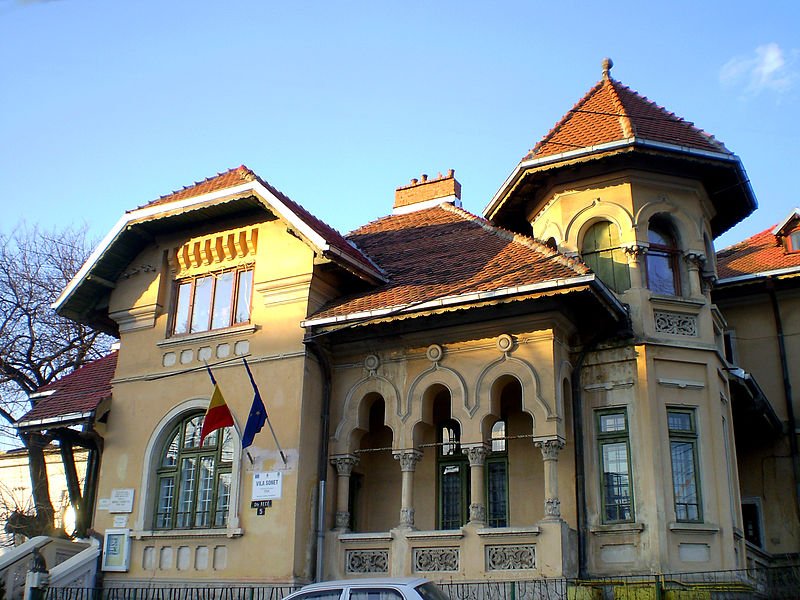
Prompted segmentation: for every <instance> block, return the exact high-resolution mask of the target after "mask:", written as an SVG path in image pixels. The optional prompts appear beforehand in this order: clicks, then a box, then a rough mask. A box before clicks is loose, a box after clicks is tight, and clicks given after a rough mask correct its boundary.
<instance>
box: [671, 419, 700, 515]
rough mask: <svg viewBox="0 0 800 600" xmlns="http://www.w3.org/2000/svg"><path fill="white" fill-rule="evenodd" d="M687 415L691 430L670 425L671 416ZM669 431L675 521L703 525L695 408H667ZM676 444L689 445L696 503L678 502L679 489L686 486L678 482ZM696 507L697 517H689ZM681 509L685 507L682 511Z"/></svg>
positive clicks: (692, 483)
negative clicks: (691, 508)
mask: <svg viewBox="0 0 800 600" xmlns="http://www.w3.org/2000/svg"><path fill="white" fill-rule="evenodd" d="M673 414H674V415H686V416H688V417H689V423H690V428H689V429H673V428H672V427H671V426H670V424H669V417H670V415H673ZM667 431H668V433H669V458H670V465H671V471H672V496H673V505H674V509H675V520H676V521H678V522H679V523H702V522H703V493H702V486H701V484H700V459H699V456H698V453H697V448H698V434H697V412H696V411H695V409H693V408H677V407H676V408H667ZM674 444H689V445H690V446H691V452H692V469H693V472H692V481H691V485H692V486H693V487H694V490H693V491H694V495H695V498H696V502H695V503H687V502H678V500H679V496H678V491H679V488H683V487H685V485H686V484H680V485H679V482H678V481H677V480H676V476H677V475H676V472H675V456H674V454H673V447H674V446H673V445H674ZM690 506H694V507H695V508H696V510H697V516H696V517H689V516H688V513H689V507H690ZM679 507H683V508H682V509H681V508H679Z"/></svg>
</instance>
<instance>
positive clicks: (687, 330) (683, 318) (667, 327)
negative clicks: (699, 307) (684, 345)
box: [653, 311, 697, 337]
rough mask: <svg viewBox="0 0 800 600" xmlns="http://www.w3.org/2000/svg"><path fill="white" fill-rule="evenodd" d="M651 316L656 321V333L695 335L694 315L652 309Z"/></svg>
mask: <svg viewBox="0 0 800 600" xmlns="http://www.w3.org/2000/svg"><path fill="white" fill-rule="evenodd" d="M653 317H654V318H655V321H656V331H657V332H658V333H668V334H671V335H688V336H693V337H697V317H696V316H694V315H684V314H681V313H673V312H664V311H654V312H653Z"/></svg>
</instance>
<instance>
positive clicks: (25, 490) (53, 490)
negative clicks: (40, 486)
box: [0, 445, 86, 553]
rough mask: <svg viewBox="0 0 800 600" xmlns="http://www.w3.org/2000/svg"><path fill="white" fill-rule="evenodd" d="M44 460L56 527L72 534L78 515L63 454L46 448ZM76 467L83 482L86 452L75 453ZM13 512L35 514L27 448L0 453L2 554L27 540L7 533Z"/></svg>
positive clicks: (0, 542) (56, 448)
mask: <svg viewBox="0 0 800 600" xmlns="http://www.w3.org/2000/svg"><path fill="white" fill-rule="evenodd" d="M44 457H45V464H46V465H47V479H48V484H49V487H50V501H51V502H52V503H53V508H54V509H55V517H56V518H55V525H56V527H58V528H59V529H64V530H65V531H69V532H70V533H71V532H72V530H74V528H75V525H76V514H75V510H74V507H73V506H72V504H71V503H70V496H69V491H68V489H67V478H66V475H65V472H64V463H63V462H62V460H61V451H60V450H59V448H58V447H57V446H55V445H50V446H48V447H47V448H45V450H44ZM75 468H76V474H77V477H78V479H79V480H80V481H83V480H84V478H85V476H86V451H80V452H77V453H76V455H75ZM14 511H20V512H23V513H25V514H33V495H32V493H31V474H30V470H29V468H28V451H27V450H26V449H25V448H17V449H14V450H9V451H7V452H4V453H3V454H0V553H2V552H3V549H4V548H10V547H12V546H18V545H19V544H21V543H22V542H23V541H24V540H23V539H22V538H21V536H18V535H14V533H12V532H9V531H7V530H6V521H7V519H8V516H9V514H10V513H11V512H14Z"/></svg>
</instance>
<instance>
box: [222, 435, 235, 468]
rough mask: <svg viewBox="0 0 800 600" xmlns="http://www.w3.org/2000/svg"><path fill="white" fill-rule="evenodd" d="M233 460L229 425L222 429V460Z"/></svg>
mask: <svg viewBox="0 0 800 600" xmlns="http://www.w3.org/2000/svg"><path fill="white" fill-rule="evenodd" d="M232 460H233V436H232V435H231V429H230V427H226V428H225V429H223V430H222V462H231V461H232Z"/></svg>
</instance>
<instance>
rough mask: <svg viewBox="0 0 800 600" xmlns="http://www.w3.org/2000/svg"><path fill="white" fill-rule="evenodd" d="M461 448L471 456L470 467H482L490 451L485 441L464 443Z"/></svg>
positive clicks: (468, 456)
mask: <svg viewBox="0 0 800 600" xmlns="http://www.w3.org/2000/svg"><path fill="white" fill-rule="evenodd" d="M461 449H462V451H463V452H464V454H466V455H467V458H469V466H470V467H482V466H483V465H484V464H485V462H486V456H487V455H488V454H489V452H490V449H489V445H488V444H485V443H480V444H470V445H462V446H461Z"/></svg>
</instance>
